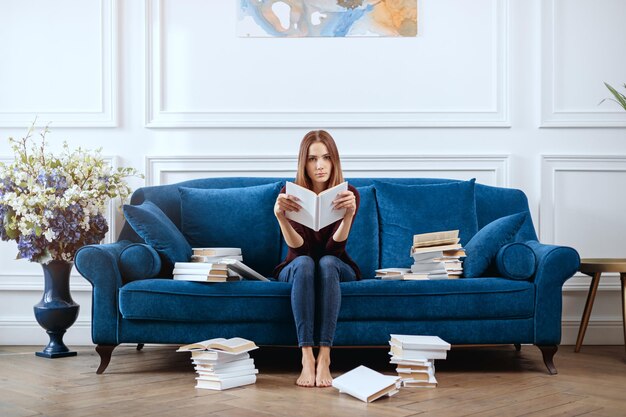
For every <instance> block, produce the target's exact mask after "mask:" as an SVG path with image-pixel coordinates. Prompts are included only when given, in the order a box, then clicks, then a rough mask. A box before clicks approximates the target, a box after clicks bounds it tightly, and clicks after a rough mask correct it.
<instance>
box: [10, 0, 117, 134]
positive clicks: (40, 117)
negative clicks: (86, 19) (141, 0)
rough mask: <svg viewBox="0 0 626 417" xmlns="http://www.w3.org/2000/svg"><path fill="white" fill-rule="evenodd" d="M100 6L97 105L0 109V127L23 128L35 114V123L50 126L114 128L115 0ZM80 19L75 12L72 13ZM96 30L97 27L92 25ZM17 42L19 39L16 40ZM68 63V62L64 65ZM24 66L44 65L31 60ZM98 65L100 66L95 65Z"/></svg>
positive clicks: (105, 1)
mask: <svg viewBox="0 0 626 417" xmlns="http://www.w3.org/2000/svg"><path fill="white" fill-rule="evenodd" d="M98 7H99V9H100V28H99V34H98V37H99V38H100V43H101V44H100V48H101V50H100V54H99V56H100V59H101V61H102V62H101V64H102V65H101V74H100V81H101V84H100V85H99V88H98V90H99V93H100V94H101V97H100V98H99V100H98V102H99V103H98V106H97V108H94V109H84V108H66V109H58V108H55V109H49V108H45V107H37V106H35V105H33V108H32V111H0V127H25V126H28V125H30V124H31V123H32V122H33V120H34V118H35V116H36V117H37V125H38V126H44V125H46V124H48V123H49V122H52V126H54V127H114V126H117V119H118V114H117V113H118V91H117V89H118V87H117V86H118V80H117V78H118V64H117V63H118V0H98ZM74 17H75V18H76V19H80V18H81V17H80V16H79V15H75V16H74ZM94 29H97V28H94ZM18 42H19V41H18ZM69 64H71V62H68V65H69ZM28 65H40V66H42V68H45V64H42V63H37V62H35V63H32V64H28ZM98 66H100V65H98Z"/></svg>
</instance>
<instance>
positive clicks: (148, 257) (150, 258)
mask: <svg viewBox="0 0 626 417" xmlns="http://www.w3.org/2000/svg"><path fill="white" fill-rule="evenodd" d="M119 265H120V272H121V273H122V278H123V279H124V281H125V282H128V281H134V280H136V279H145V278H152V277H156V276H157V274H158V273H159V271H161V258H160V257H159V254H158V253H157V251H156V250H155V249H154V248H153V247H152V246H148V245H146V244H145V243H133V244H130V245H128V246H126V247H125V248H124V249H123V250H122V252H120V257H119Z"/></svg>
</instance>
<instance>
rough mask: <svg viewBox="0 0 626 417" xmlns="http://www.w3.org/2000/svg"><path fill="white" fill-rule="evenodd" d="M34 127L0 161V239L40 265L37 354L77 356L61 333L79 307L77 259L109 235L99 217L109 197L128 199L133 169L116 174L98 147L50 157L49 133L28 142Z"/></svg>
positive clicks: (14, 141)
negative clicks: (40, 342)
mask: <svg viewBox="0 0 626 417" xmlns="http://www.w3.org/2000/svg"><path fill="white" fill-rule="evenodd" d="M34 125H35V123H33V125H31V127H30V128H29V129H28V132H27V134H26V136H25V137H23V138H21V139H19V140H18V139H13V138H9V142H10V144H11V148H12V149H13V152H14V159H13V161H12V162H10V163H0V238H2V240H5V241H9V240H14V241H15V242H17V250H18V253H17V259H28V260H29V261H31V262H38V263H40V264H41V266H42V267H43V273H44V294H43V297H42V299H41V301H40V302H39V303H37V304H35V306H34V311H35V317H36V319H37V322H38V323H39V324H40V325H41V326H42V327H43V328H44V329H46V331H47V333H48V335H49V336H50V342H49V343H48V345H47V346H46V347H45V348H44V349H43V351H42V352H37V353H36V354H37V355H38V356H43V357H47V358H56V357H64V356H73V355H76V352H70V351H69V349H68V348H67V346H65V344H64V343H63V334H64V333H65V331H66V330H67V329H68V328H69V327H70V326H71V325H72V324H73V323H74V321H76V317H77V316H78V310H79V306H78V304H76V303H75V302H74V301H73V300H72V297H71V295H70V291H69V278H70V272H71V270H72V266H73V261H74V254H75V253H76V251H77V250H78V249H79V248H80V247H82V246H84V245H90V244H96V243H99V242H101V241H102V239H103V238H104V236H105V234H106V233H107V231H108V230H109V227H108V225H107V221H106V219H105V217H104V215H103V212H104V208H105V205H106V203H107V201H108V200H109V199H114V198H121V199H122V200H124V199H125V198H126V197H127V196H128V195H129V194H130V191H131V190H130V187H129V186H128V185H127V183H126V181H125V178H126V177H128V176H134V175H137V172H136V170H135V169H133V168H117V169H113V168H112V167H111V166H110V164H108V163H107V162H106V161H105V160H104V158H103V157H102V156H101V153H100V152H101V149H98V150H96V151H89V150H85V149H82V148H78V149H75V150H70V148H69V146H68V144H67V142H64V144H63V151H62V152H60V154H58V155H53V154H52V153H50V152H49V151H48V149H47V148H46V145H47V143H46V134H47V133H48V128H47V127H46V128H44V129H43V131H42V132H41V133H40V140H38V141H37V140H35V139H33V131H34Z"/></svg>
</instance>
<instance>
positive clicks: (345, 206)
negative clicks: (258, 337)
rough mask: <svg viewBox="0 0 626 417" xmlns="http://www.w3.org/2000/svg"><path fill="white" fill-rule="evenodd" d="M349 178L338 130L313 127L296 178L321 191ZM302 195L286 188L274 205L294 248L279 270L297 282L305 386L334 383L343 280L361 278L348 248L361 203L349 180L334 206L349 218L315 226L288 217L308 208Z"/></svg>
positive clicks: (294, 301) (294, 298) (294, 297)
mask: <svg viewBox="0 0 626 417" xmlns="http://www.w3.org/2000/svg"><path fill="white" fill-rule="evenodd" d="M343 182H344V179H343V172H342V170H341V162H340V161H339V152H338V151H337V145H336V144H335V141H334V140H333V138H332V136H331V135H330V134H329V133H328V132H326V131H324V130H314V131H311V132H309V133H307V134H306V135H305V136H304V138H303V139H302V142H301V144H300V152H299V156H298V172H297V174H296V179H295V183H296V184H297V185H299V186H301V187H305V188H307V189H309V190H311V191H313V192H314V193H316V194H318V195H319V194H320V193H322V192H323V191H325V190H329V189H331V188H333V187H335V186H337V185H339V184H341V183H343ZM298 201H300V200H299V199H298V198H297V197H295V196H293V195H289V194H286V193H285V188H283V190H282V191H281V193H280V194H279V195H278V198H277V199H276V204H275V205H274V214H275V215H276V218H277V219H278V223H279V225H280V229H281V231H282V234H283V237H284V238H285V242H286V243H287V245H288V246H289V251H288V253H287V256H286V258H285V260H284V261H283V262H282V263H281V264H280V265H278V266H277V267H276V269H275V270H274V276H275V277H277V278H278V280H279V281H282V282H291V283H292V287H291V308H292V311H293V316H294V320H295V323H296V332H297V334H298V346H299V347H300V348H301V349H302V373H301V374H300V377H299V378H298V380H297V381H296V384H297V385H300V386H303V387H313V386H318V387H328V386H331V384H332V376H331V374H330V349H331V346H332V344H333V339H334V336H335V327H336V325H337V317H338V315H339V307H340V304H341V289H340V286H339V283H340V282H345V281H354V280H357V279H360V277H361V276H360V275H361V273H360V271H359V268H358V266H357V265H356V263H355V262H354V261H353V260H352V259H350V257H349V256H348V254H347V253H346V242H347V239H348V234H349V233H350V228H351V227H352V223H353V221H354V217H355V215H356V212H357V210H358V207H359V193H358V191H357V190H356V188H354V187H352V186H351V185H348V189H347V191H342V192H339V193H338V194H337V196H336V197H335V199H334V200H333V204H334V208H333V210H341V211H344V210H345V213H344V214H343V218H340V219H339V220H337V221H335V222H334V223H331V224H329V225H328V226H326V227H322V228H321V229H320V230H319V231H317V232H316V231H314V230H313V229H310V228H308V227H306V226H303V225H302V224H299V223H297V222H295V221H293V220H290V219H288V218H287V216H288V213H290V212H292V213H293V212H298V211H300V210H301V209H302V208H301V206H300V204H298ZM315 320H317V323H318V328H319V331H320V334H319V339H318V340H317V342H318V345H319V353H318V356H317V364H316V360H315V356H314V355H313V346H314V345H315V342H314V322H315Z"/></svg>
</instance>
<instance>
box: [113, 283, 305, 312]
mask: <svg viewBox="0 0 626 417" xmlns="http://www.w3.org/2000/svg"><path fill="white" fill-rule="evenodd" d="M290 296H291V284H289V283H283V282H275V281H272V282H265V281H239V282H224V283H203V282H190V281H176V280H166V279H158V278H155V279H146V280H141V281H133V282H131V283H128V284H126V285H124V286H123V287H122V288H120V295H119V297H120V312H121V313H122V316H123V317H124V318H125V319H142V320H165V321H185V322H217V323H219V322H228V323H236V322H242V321H246V322H268V321H278V322H280V321H286V322H289V321H293V318H292V314H291V304H290V302H291V301H290V300H291V299H290Z"/></svg>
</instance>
